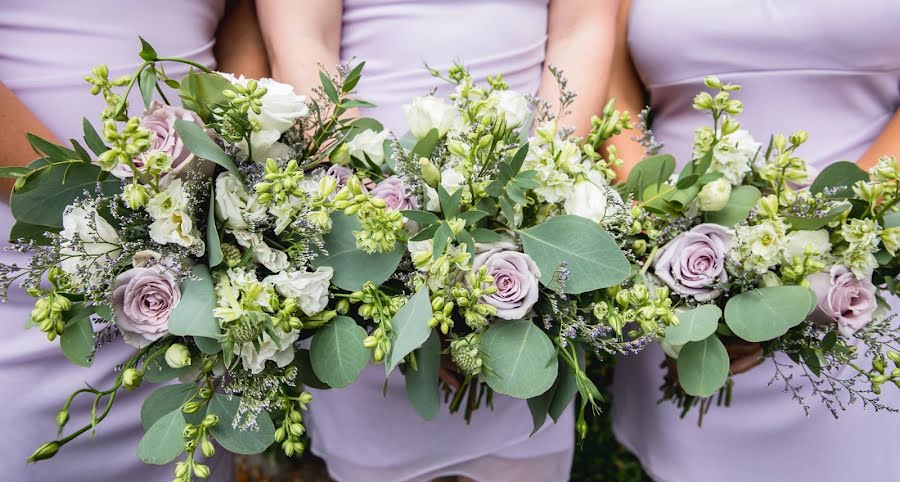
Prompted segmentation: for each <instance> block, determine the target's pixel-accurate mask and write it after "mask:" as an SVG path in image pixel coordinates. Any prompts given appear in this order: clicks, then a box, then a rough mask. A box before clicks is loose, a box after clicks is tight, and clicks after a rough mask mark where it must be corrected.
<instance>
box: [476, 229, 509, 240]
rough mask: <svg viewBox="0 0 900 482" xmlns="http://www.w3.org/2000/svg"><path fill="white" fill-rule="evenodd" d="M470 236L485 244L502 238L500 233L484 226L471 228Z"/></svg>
mask: <svg viewBox="0 0 900 482" xmlns="http://www.w3.org/2000/svg"><path fill="white" fill-rule="evenodd" d="M472 237H473V238H474V239H475V242H478V243H486V244H487V243H496V242H498V241H501V240H503V236H502V235H501V234H500V233H498V232H496V231H491V230H490V229H486V228H475V229H474V230H472Z"/></svg>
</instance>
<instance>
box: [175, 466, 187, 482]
mask: <svg viewBox="0 0 900 482" xmlns="http://www.w3.org/2000/svg"><path fill="white" fill-rule="evenodd" d="M187 472H188V466H187V464H186V463H184V462H178V463H177V464H175V477H176V479H179V480H180V479H183V478H184V476H185V475H187Z"/></svg>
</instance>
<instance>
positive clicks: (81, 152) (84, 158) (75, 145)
mask: <svg viewBox="0 0 900 482" xmlns="http://www.w3.org/2000/svg"><path fill="white" fill-rule="evenodd" d="M69 142H71V143H72V149H75V152H76V153H78V158H79V159H81V162H83V163H85V164H92V163H93V161H92V160H91V155H90V154H88V152H87V151H86V150H85V149H84V147H82V146H81V144H80V143H79V142H78V141H77V140H75V139H69Z"/></svg>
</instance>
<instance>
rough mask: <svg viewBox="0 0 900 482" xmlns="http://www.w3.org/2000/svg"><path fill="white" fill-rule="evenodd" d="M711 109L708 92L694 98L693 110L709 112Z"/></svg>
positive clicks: (710, 97)
mask: <svg viewBox="0 0 900 482" xmlns="http://www.w3.org/2000/svg"><path fill="white" fill-rule="evenodd" d="M712 107H713V98H712V96H711V95H709V93H708V92H700V93H699V94H697V95H696V96H694V109H696V110H710V109H712Z"/></svg>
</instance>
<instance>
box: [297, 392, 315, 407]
mask: <svg viewBox="0 0 900 482" xmlns="http://www.w3.org/2000/svg"><path fill="white" fill-rule="evenodd" d="M312 400H313V396H312V394H311V393H309V392H303V393H301V394H300V403H302V404H304V405H306V404H308V403H310V402H312Z"/></svg>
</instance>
